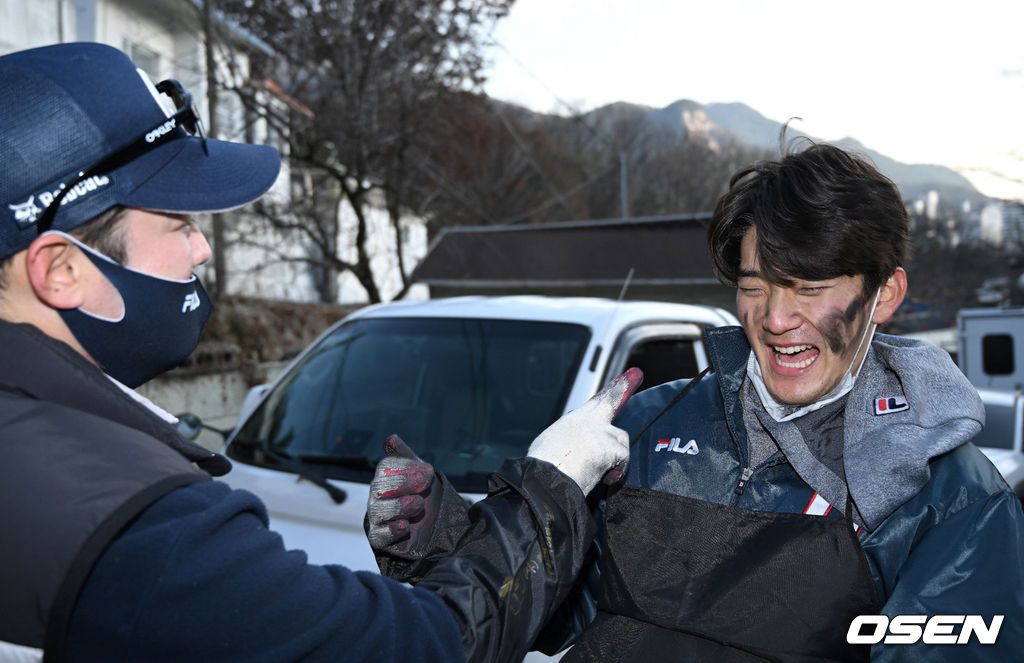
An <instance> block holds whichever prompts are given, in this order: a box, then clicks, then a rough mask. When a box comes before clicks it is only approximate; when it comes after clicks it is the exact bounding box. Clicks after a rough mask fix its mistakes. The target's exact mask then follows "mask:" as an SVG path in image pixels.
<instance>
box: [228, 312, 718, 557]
mask: <svg viewBox="0 0 1024 663" xmlns="http://www.w3.org/2000/svg"><path fill="white" fill-rule="evenodd" d="M733 324H738V322H737V320H736V318H735V317H734V316H733V315H732V314H731V313H729V312H727V311H724V310H721V309H717V308H710V307H704V306H690V305H685V304H670V303H661V302H635V301H630V302H615V301H610V300H604V299H589V298H565V299H560V298H547V297H460V298H452V299H438V300H430V301H424V302H403V303H390V304H381V305H376V306H369V307H366V308H363V309H360V310H359V311H357V312H356V313H353V314H352V315H350V316H348V317H347V318H345V319H344V320H342V321H340V322H339V323H337V324H336V325H334V326H333V327H331V328H330V329H329V330H328V331H327V332H325V333H324V334H323V335H322V336H321V337H320V338H319V339H318V340H317V341H315V342H314V343H312V344H311V345H310V347H309V348H307V349H306V350H305V351H304V352H303V353H302V354H301V355H299V356H298V357H296V359H295V360H294V361H293V362H292V364H291V365H290V366H289V367H288V368H286V369H285V371H284V372H283V373H282V374H281V375H280V377H278V379H277V380H276V381H275V382H274V383H272V384H270V385H266V386H262V387H256V388H254V389H253V390H252V391H251V392H250V394H249V397H248V398H247V399H246V402H245V404H244V405H243V408H242V412H241V415H240V417H239V422H240V423H239V424H238V425H237V426H236V428H235V429H234V431H233V432H232V433H231V435H230V437H229V438H228V442H227V448H226V454H227V455H228V457H230V458H231V459H232V461H233V462H234V468H233V469H232V471H231V473H230V474H228V475H227V476H226V477H225V480H226V481H227V482H228V483H229V484H231V485H232V486H233V487H235V488H245V489H247V490H251V491H252V492H254V493H256V494H257V495H259V496H260V497H261V498H262V499H263V501H264V502H265V503H266V505H267V509H268V511H269V514H270V520H271V523H270V524H271V527H272V529H274V530H276V531H277V532H279V533H280V534H281V535H282V536H283V537H284V540H285V544H286V545H287V546H288V547H289V548H298V549H301V550H305V551H306V552H307V553H308V555H309V558H310V561H312V562H315V563H340V564H344V565H345V566H347V567H349V568H351V569H370V570H376V569H377V566H376V562H375V561H374V558H373V555H372V553H371V551H370V547H369V545H368V544H367V542H366V537H365V535H364V533H363V514H364V512H365V511H366V498H367V493H368V485H369V482H370V480H371V478H372V477H373V471H374V468H375V467H376V463H377V461H378V460H379V459H380V458H381V456H382V455H383V451H382V449H381V443H382V442H383V440H384V438H385V437H387V436H388V435H389V434H391V433H398V434H399V435H401V436H402V438H403V439H404V440H405V441H406V442H407V443H408V444H409V446H410V447H412V449H413V450H415V451H416V452H417V453H418V454H419V455H420V456H421V457H422V458H423V459H425V460H428V461H430V462H431V463H433V464H435V465H436V466H437V467H439V468H441V469H442V470H444V472H445V474H446V475H447V476H448V478H449V479H451V481H452V483H453V485H454V486H455V487H456V488H457V489H458V490H459V491H461V492H462V493H463V494H465V495H467V496H468V497H469V498H470V499H477V498H479V497H482V494H483V493H484V492H485V490H486V477H487V474H488V473H490V472H491V471H493V470H495V469H497V468H498V466H499V465H500V464H501V463H502V461H503V460H504V459H505V458H513V457H519V456H522V455H524V454H525V453H526V449H527V447H528V446H529V444H530V442H531V441H532V440H533V438H534V437H535V436H536V435H537V434H538V433H540V432H541V431H542V430H543V429H544V428H545V427H547V425H548V424H550V423H551V422H553V421H554V420H555V419H557V418H558V417H559V416H561V415H562V414H563V413H564V412H567V411H569V410H572V409H574V408H576V407H579V405H581V404H582V403H583V402H585V401H586V400H587V399H588V398H590V397H591V396H592V395H593V394H594V393H596V392H597V391H598V390H599V389H600V388H601V387H602V386H603V385H604V384H605V383H606V382H607V381H608V380H610V379H611V378H612V377H615V376H616V375H618V374H619V373H621V372H622V371H623V370H625V369H626V368H627V367H629V366H637V367H639V368H641V369H642V370H643V371H644V376H645V377H644V385H643V386H644V387H651V386H654V385H656V384H661V383H663V382H666V381H669V380H674V379H676V378H685V377H692V376H694V375H696V374H697V373H698V372H700V371H701V370H703V369H704V368H705V367H706V366H707V364H708V360H707V357H706V355H705V351H704V341H703V338H702V330H703V329H704V328H706V327H711V326H720V325H733Z"/></svg>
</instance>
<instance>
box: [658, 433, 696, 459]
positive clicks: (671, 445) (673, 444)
mask: <svg viewBox="0 0 1024 663" xmlns="http://www.w3.org/2000/svg"><path fill="white" fill-rule="evenodd" d="M681 443H682V438H679V437H673V438H672V439H668V438H663V439H661V440H658V443H657V444H655V445H654V451H655V452H658V451H664V450H665V449H668V450H669V451H674V452H676V453H677V454H690V455H691V456H696V455H697V454H698V453H700V449H698V448H697V440H690V441H689V442H687V443H686V446H683V447H680V446H679V445H680V444H681Z"/></svg>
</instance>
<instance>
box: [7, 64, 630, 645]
mask: <svg viewBox="0 0 1024 663" xmlns="http://www.w3.org/2000/svg"><path fill="white" fill-rule="evenodd" d="M0 99H2V100H3V101H2V102H0V160H2V163H3V175H2V176H0V198H2V200H0V431H2V435H0V454H2V458H3V462H2V463H0V504H2V505H3V508H2V509H0V530H2V531H3V532H4V537H5V538H4V545H3V546H0V660H17V661H38V660H43V659H44V658H45V660H47V661H58V660H65V659H66V660H75V661H99V660H103V661H147V662H153V661H197V660H220V661H247V660H260V661H293V660H325V661H326V660H331V661H338V660H374V661H387V660H402V661H417V660H422V661H438V660H444V661H457V660H461V659H462V658H463V657H464V656H465V657H468V658H470V659H485V658H486V659H487V660H515V659H516V658H519V657H521V656H522V653H523V651H524V650H525V648H526V647H528V646H529V644H530V643H531V642H532V641H533V639H534V637H535V636H536V634H537V630H538V628H539V625H540V623H542V622H538V621H535V620H534V621H529V622H525V621H523V620H522V619H518V620H517V612H518V611H516V610H515V609H514V607H513V606H511V605H510V601H511V596H510V593H509V592H508V591H502V585H503V583H505V582H506V581H508V580H509V579H510V578H512V577H517V578H518V581H517V582H516V583H515V592H514V594H515V596H516V597H517V598H522V597H523V596H524V595H527V596H529V597H530V598H531V600H532V601H535V602H537V603H538V604H540V605H547V606H550V607H552V608H553V607H554V606H557V605H558V604H559V602H560V601H561V599H562V598H563V597H564V595H565V592H566V591H567V590H568V587H569V586H570V585H571V582H572V579H573V577H574V576H575V575H576V574H577V573H578V571H579V568H580V563H581V557H582V554H581V553H582V551H583V550H584V549H585V547H586V545H587V542H588V541H589V540H590V538H592V536H593V535H594V529H593V528H594V525H593V523H592V522H591V519H590V517H589V514H588V510H587V508H586V503H585V501H584V496H585V494H586V493H587V492H589V491H590V489H591V488H593V487H594V485H595V484H596V483H597V481H598V480H599V479H600V478H601V477H602V475H604V474H605V472H606V471H607V470H609V469H610V468H612V467H613V466H616V465H620V466H621V464H622V463H623V462H625V460H626V459H627V457H628V445H627V440H626V439H625V433H624V432H623V431H621V430H619V429H617V428H614V427H612V426H611V425H610V423H609V422H610V420H611V418H612V417H613V416H614V413H615V412H616V411H617V409H618V408H619V407H621V405H622V404H623V403H624V402H625V400H626V399H627V398H628V397H629V395H630V394H631V393H632V391H633V390H634V389H635V387H636V385H637V382H638V380H639V375H638V374H637V372H632V373H627V375H626V376H624V378H622V379H620V380H618V381H617V382H616V383H614V384H613V386H612V387H611V388H610V389H608V390H606V391H605V392H602V394H599V395H598V396H596V397H595V399H594V400H592V401H591V402H590V403H588V404H586V405H584V406H583V407H581V408H580V409H579V410H577V411H576V412H574V413H570V414H569V415H566V417H563V419H561V420H559V421H558V422H556V423H555V424H553V425H552V426H551V427H550V428H549V429H548V430H547V431H545V432H544V433H542V434H541V436H539V437H538V438H537V440H535V442H534V444H533V445H532V446H531V448H530V451H529V453H528V456H529V457H528V458H524V459H518V460H514V461H508V462H507V463H506V464H505V465H504V466H503V468H502V470H501V471H500V472H499V473H498V474H496V475H494V476H493V477H492V488H493V491H492V493H493V494H492V496H491V497H489V498H488V499H486V500H484V501H483V502H481V503H480V504H479V505H478V506H476V507H474V509H473V510H472V512H471V517H472V518H474V519H475V521H476V522H479V523H481V526H480V527H479V528H477V529H476V530H475V532H474V533H471V534H470V535H469V536H466V537H464V538H463V539H462V540H461V541H460V542H459V545H458V547H457V549H456V552H455V555H454V556H453V557H452V558H450V559H449V560H446V561H445V562H444V563H442V564H440V565H438V566H437V567H436V569H435V570H434V571H432V572H431V573H430V574H428V575H427V577H426V578H425V579H424V580H423V581H422V582H421V583H420V585H419V586H418V587H416V588H409V587H406V586H403V585H400V584H399V583H396V582H394V581H391V580H389V579H387V578H382V577H380V576H378V575H376V574H370V573H353V572H351V571H349V570H348V569H345V568H342V567H338V566H313V565H309V564H308V563H307V561H306V557H305V555H304V554H303V553H301V552H298V551H286V550H285V549H284V548H283V545H282V542H281V539H280V537H279V536H278V535H276V534H274V533H273V532H270V531H268V530H267V527H266V524H267V515H266V510H265V508H264V506H263V505H262V504H261V503H260V502H259V500H258V499H256V497H255V496H253V495H252V494H249V493H246V492H244V491H232V490H231V489H230V488H229V487H228V486H227V485H225V484H223V483H220V482H217V481H212V480H210V477H211V475H213V476H219V475H222V474H224V473H226V472H227V471H228V470H229V469H230V465H229V463H228V461H227V460H226V459H224V458H223V457H221V456H219V455H218V454H214V453H211V452H210V451H208V450H206V449H203V448H202V447H199V446H197V445H194V444H192V443H190V442H188V441H187V440H185V439H183V438H182V437H180V435H179V434H178V433H177V432H176V431H175V429H174V427H173V425H172V423H173V421H174V418H173V417H171V416H170V415H168V414H167V413H165V412H163V411H162V410H160V409H159V408H157V407H156V406H154V405H153V404H152V403H149V402H148V401H146V400H145V399H144V398H142V397H141V396H139V395H138V394H136V393H135V392H134V391H133V388H134V387H136V386H138V385H140V384H142V383H144V382H145V381H147V380H149V379H150V378H152V377H154V376H156V375H158V374H159V373H161V372H163V371H165V370H168V369H169V368H172V367H174V366H175V365H177V364H178V363H180V362H181V361H182V360H183V359H184V358H185V357H187V356H188V354H189V353H190V352H191V351H192V350H193V349H194V348H195V346H196V343H197V342H198V340H199V336H200V334H201V333H202V330H203V326H204V324H205V322H206V320H207V319H208V317H209V315H210V310H211V302H210V299H209V297H208V296H207V293H206V291H205V290H204V289H203V286H202V284H201V283H200V281H199V280H198V278H197V277H196V276H195V274H194V273H193V270H194V268H195V267H196V266H197V265H199V264H201V263H203V262H204V261H206V260H207V259H208V258H209V257H210V247H209V245H208V244H207V242H206V240H205V238H204V237H203V235H202V233H201V232H200V231H199V229H198V228H197V227H196V225H195V223H194V222H193V221H192V218H191V215H192V214H193V213H198V212H212V211H222V210H227V209H231V208H235V207H238V206H241V205H244V204H246V203H248V202H251V201H253V200H255V199H256V198H258V197H259V196H261V195H262V194H263V193H264V192H266V191H267V190H268V189H269V188H270V186H271V185H272V184H273V183H274V181H275V179H276V178H277V175H278V170H279V166H280V158H279V155H278V154H277V152H276V150H274V149H273V148H271V147H266V146H255V145H246V144H239V143H230V142H224V141H218V140H212V139H206V138H205V137H204V136H203V134H202V127H201V125H200V121H199V118H198V116H197V115H196V113H195V111H194V110H193V108H192V104H191V96H190V95H189V93H188V92H187V91H186V90H184V89H183V88H182V87H181V85H179V84H178V83H177V82H176V81H174V80H167V81H162V82H160V83H158V84H155V85H154V84H153V83H152V82H151V81H150V80H149V79H148V78H147V77H146V76H145V74H142V73H141V72H140V71H139V70H137V69H136V68H135V66H134V65H133V64H132V63H131V61H130V60H129V59H128V58H127V56H125V55H124V54H123V53H121V52H120V51H118V50H116V49H114V48H111V47H108V46H103V45H99V44H62V45H57V46H48V47H43V48H37V49H32V50H28V51H21V52H17V53H12V54H10V55H6V56H3V57H0ZM573 450H575V451H576V453H572V451H573ZM581 450H582V451H584V453H580V451H581ZM556 465H557V468H556ZM395 468H396V469H395V476H396V477H398V479H397V484H396V489H403V483H404V482H405V480H406V479H407V478H411V477H413V478H414V476H415V474H416V471H417V469H424V468H423V464H417V463H415V462H414V461H413V462H409V463H406V464H404V465H401V464H399V465H395ZM428 478H429V477H428ZM410 480H411V479H410ZM452 497H453V495H452V494H448V495H447V496H446V498H447V499H452ZM429 499H430V498H428V500H429ZM436 499H440V497H437V498H436ZM454 499H458V498H457V496H455V497H454ZM435 507H436V505H434V506H433V507H431V508H435ZM419 508H423V507H422V505H420V507H419ZM525 531H533V532H534V534H533V535H532V536H526V535H525ZM541 533H543V535H541ZM502 536H507V537H508V538H509V539H514V540H531V541H534V540H535V542H532V543H530V544H529V545H525V546H524V547H523V549H522V550H513V551H507V550H504V549H503V548H502V547H500V546H499V545H498V543H497V539H499V538H500V537H502ZM537 560H543V562H544V563H543V564H541V565H539V566H538V565H537V563H536V562H537ZM523 569H526V570H529V571H530V572H529V573H524V572H523ZM424 588H427V589H424ZM484 605H486V606H487V608H486V610H485V611H484V612H478V611H479V610H481V607H482V606H484ZM525 612H526V611H524V613H525ZM478 614H487V615H489V616H490V617H491V618H489V619H488V620H486V623H478V622H479V619H477V618H476V617H477V615H478ZM495 617H496V618H495Z"/></svg>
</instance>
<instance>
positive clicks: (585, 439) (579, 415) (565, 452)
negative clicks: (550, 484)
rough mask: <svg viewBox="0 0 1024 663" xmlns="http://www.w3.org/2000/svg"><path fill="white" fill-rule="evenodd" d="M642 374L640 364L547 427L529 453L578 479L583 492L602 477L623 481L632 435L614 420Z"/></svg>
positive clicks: (531, 446)
mask: <svg viewBox="0 0 1024 663" xmlns="http://www.w3.org/2000/svg"><path fill="white" fill-rule="evenodd" d="M643 377H644V374H643V372H642V371H641V370H640V369H639V368H630V369H629V370H627V371H626V372H625V373H623V374H622V375H620V376H619V377H617V378H615V379H614V380H612V382H611V383H610V384H609V385H608V386H607V387H605V388H604V389H603V390H601V391H600V392H598V393H597V394H596V395H595V396H594V397H593V398H591V399H590V400H589V401H587V402H586V403H584V404H583V405H581V406H580V407H579V408H578V409H576V410H573V411H572V412H567V413H566V414H564V415H562V418H561V419H559V420H558V421H556V422H555V423H553V424H551V425H550V426H548V427H547V428H546V429H544V431H543V432H542V433H541V434H540V435H538V436H537V438H536V439H535V440H534V441H533V443H532V444H530V449H529V451H527V453H526V455H527V456H530V457H533V458H537V459H540V460H545V461H547V462H549V463H551V464H552V465H554V466H555V467H557V468H558V469H559V470H561V471H562V472H563V473H565V474H567V475H568V476H569V478H571V479H572V480H573V481H575V482H576V484H577V485H578V486H579V487H580V490H582V491H583V494H584V495H586V494H588V493H589V492H590V491H591V490H593V488H594V486H596V485H597V482H598V481H599V480H601V478H602V477H604V481H605V483H607V484H613V483H616V482H618V481H620V480H621V479H622V476H623V475H624V474H625V473H626V464H627V463H628V462H629V435H628V434H627V433H626V431H624V430H622V429H621V428H616V427H615V426H612V424H611V422H612V419H614V418H615V415H617V414H618V413H619V410H621V409H622V406H623V405H625V404H626V401H627V400H629V397H630V396H632V395H633V392H635V391H636V389H637V387H639V386H640V382H641V381H642V380H643Z"/></svg>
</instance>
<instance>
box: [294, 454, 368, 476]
mask: <svg viewBox="0 0 1024 663" xmlns="http://www.w3.org/2000/svg"><path fill="white" fill-rule="evenodd" d="M299 460H301V461H302V462H303V463H316V464H318V465H331V466H333V467H344V468H346V469H351V470H370V471H371V472H372V471H373V470H375V469H377V463H379V462H380V460H381V459H380V458H370V457H369V456H324V455H306V454H303V455H301V456H299Z"/></svg>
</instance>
